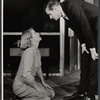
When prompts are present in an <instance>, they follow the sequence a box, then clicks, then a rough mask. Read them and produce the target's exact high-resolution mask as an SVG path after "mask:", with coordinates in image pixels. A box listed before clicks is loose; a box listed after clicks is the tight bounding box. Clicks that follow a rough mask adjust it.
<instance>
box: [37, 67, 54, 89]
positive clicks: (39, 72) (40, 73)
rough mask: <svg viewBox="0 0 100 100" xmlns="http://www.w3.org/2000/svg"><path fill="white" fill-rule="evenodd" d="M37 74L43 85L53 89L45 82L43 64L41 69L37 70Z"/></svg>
mask: <svg viewBox="0 0 100 100" xmlns="http://www.w3.org/2000/svg"><path fill="white" fill-rule="evenodd" d="M37 75H38V77H39V78H40V80H41V83H42V85H43V86H44V87H45V88H49V89H51V90H53V89H52V88H51V87H50V86H49V85H48V84H46V83H45V81H44V78H43V75H42V69H41V66H40V67H39V69H38V71H37Z"/></svg>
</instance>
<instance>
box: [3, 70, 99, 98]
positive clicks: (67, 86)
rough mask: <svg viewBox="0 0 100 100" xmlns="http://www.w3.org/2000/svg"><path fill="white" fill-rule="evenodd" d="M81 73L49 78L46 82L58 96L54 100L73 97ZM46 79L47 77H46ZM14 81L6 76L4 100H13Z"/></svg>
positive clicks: (76, 72)
mask: <svg viewBox="0 0 100 100" xmlns="http://www.w3.org/2000/svg"><path fill="white" fill-rule="evenodd" d="M79 76H80V71H79V70H78V71H75V72H71V73H68V74H66V75H65V76H63V77H49V78H48V79H47V80H45V82H46V83H47V84H49V85H50V86H51V87H53V89H54V91H55V93H56V95H55V97H54V98H53V99H52V100H63V99H62V98H63V96H65V95H71V94H72V93H73V92H75V91H76V90H77V88H78V85H79V79H80V77H79ZM44 79H45V77H44ZM12 83H13V80H12V79H11V78H10V77H8V76H5V77H4V89H3V90H4V100H13V99H12V98H14V96H15V95H14V93H13V91H12ZM97 100H98V99H97Z"/></svg>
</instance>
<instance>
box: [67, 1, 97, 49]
mask: <svg viewBox="0 0 100 100" xmlns="http://www.w3.org/2000/svg"><path fill="white" fill-rule="evenodd" d="M69 12H70V15H71V16H72V17H73V19H74V21H75V22H76V24H77V25H78V27H79V28H80V30H81V32H82V33H80V35H82V36H83V38H84V39H85V42H86V44H87V45H88V46H89V48H92V47H95V41H94V37H93V32H92V29H91V27H90V24H89V21H88V19H87V17H86V15H85V12H84V10H83V9H82V7H81V6H80V5H78V4H76V3H71V4H70V6H69Z"/></svg>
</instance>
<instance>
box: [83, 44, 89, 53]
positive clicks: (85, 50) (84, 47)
mask: <svg viewBox="0 0 100 100" xmlns="http://www.w3.org/2000/svg"><path fill="white" fill-rule="evenodd" d="M81 47H82V54H83V53H84V52H86V53H87V54H89V51H88V50H87V49H86V45H85V44H82V45H81Z"/></svg>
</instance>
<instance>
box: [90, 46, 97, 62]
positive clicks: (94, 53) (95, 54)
mask: <svg viewBox="0 0 100 100" xmlns="http://www.w3.org/2000/svg"><path fill="white" fill-rule="evenodd" d="M90 53H91V57H92V59H93V60H96V59H98V53H97V52H96V49H95V48H90Z"/></svg>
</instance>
